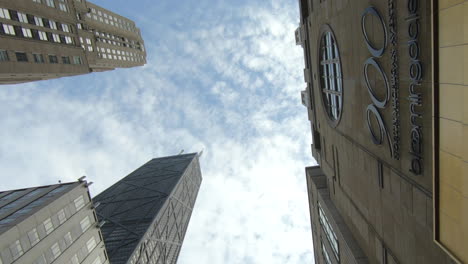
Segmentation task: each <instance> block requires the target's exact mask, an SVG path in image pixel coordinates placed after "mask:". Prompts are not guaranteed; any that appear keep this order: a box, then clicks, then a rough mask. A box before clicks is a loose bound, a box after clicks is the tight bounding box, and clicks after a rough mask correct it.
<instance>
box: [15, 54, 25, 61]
mask: <svg viewBox="0 0 468 264" xmlns="http://www.w3.org/2000/svg"><path fill="white" fill-rule="evenodd" d="M15 54H16V60H17V61H21V62H27V61H28V56H27V55H26V53H24V52H15Z"/></svg>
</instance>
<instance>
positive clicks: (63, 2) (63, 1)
mask: <svg viewBox="0 0 468 264" xmlns="http://www.w3.org/2000/svg"><path fill="white" fill-rule="evenodd" d="M32 1H33V2H35V3H38V4H45V5H47V6H48V7H52V8H56V7H58V9H59V10H61V11H63V12H68V5H67V0H58V5H56V4H55V2H54V0H32Z"/></svg>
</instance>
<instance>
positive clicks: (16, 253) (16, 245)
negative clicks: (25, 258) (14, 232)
mask: <svg viewBox="0 0 468 264" xmlns="http://www.w3.org/2000/svg"><path fill="white" fill-rule="evenodd" d="M10 251H11V256H12V257H13V259H14V260H16V259H18V258H19V257H21V255H23V248H22V247H21V243H20V242H19V240H16V241H15V242H13V244H12V245H11V246H10Z"/></svg>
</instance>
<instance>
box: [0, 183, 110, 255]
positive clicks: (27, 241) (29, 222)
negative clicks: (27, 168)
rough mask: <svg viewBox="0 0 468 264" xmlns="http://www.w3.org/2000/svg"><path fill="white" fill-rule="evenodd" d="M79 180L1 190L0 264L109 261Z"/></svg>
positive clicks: (86, 196) (86, 190) (83, 187)
mask: <svg viewBox="0 0 468 264" xmlns="http://www.w3.org/2000/svg"><path fill="white" fill-rule="evenodd" d="M96 221H97V217H96V213H95V211H94V207H93V205H92V201H91V198H90V195H89V192H88V183H87V182H86V181H84V180H81V181H78V182H72V183H64V184H55V185H49V186H41V187H35V188H27V189H20V190H12V191H5V192H0V263H1V264H10V263H34V264H48V263H73V264H78V263H89V264H100V263H109V262H108V258H107V255H106V251H105V248H104V242H103V239H102V234H101V232H100V230H99V226H98V223H97V222H96Z"/></svg>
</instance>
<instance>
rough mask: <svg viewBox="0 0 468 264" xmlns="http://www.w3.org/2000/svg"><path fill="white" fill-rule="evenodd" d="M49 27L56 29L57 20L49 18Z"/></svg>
mask: <svg viewBox="0 0 468 264" xmlns="http://www.w3.org/2000/svg"><path fill="white" fill-rule="evenodd" d="M49 27H50V28H51V29H55V30H57V22H55V21H53V20H49Z"/></svg>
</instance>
